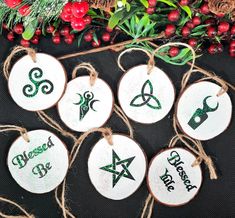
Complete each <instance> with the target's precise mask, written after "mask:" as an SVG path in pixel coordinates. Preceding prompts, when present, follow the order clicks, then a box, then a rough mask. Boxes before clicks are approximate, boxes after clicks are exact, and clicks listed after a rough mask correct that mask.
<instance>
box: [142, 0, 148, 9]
mask: <svg viewBox="0 0 235 218" xmlns="http://www.w3.org/2000/svg"><path fill="white" fill-rule="evenodd" d="M140 2H141V4H142V5H143V6H144V7H145V8H148V7H149V3H148V1H147V0H140Z"/></svg>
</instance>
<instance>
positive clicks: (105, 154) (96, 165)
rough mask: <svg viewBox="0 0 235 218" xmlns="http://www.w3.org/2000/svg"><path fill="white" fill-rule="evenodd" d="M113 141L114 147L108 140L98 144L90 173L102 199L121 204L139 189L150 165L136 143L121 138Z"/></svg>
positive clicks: (116, 136) (94, 150) (93, 150)
mask: <svg viewBox="0 0 235 218" xmlns="http://www.w3.org/2000/svg"><path fill="white" fill-rule="evenodd" d="M112 137H113V145H110V144H109V143H108V142H107V140H106V139H105V138H102V139H101V140H99V141H98V142H97V143H96V144H95V146H94V147H93V149H92V151H91V153H90V156H89V159H88V172H89V177H90V180H91V182H92V184H93V185H94V187H95V188H96V190H97V191H98V192H99V193H100V194H101V195H103V196H104V197H106V198H109V199H112V200H122V199H124V198H127V197H129V196H130V195H132V194H133V193H134V192H135V191H136V190H137V189H138V188H139V187H140V185H141V183H142V182H143V179H144V177H145V174H146V167H147V161H146V156H145V154H144V151H143V150H142V148H141V147H140V146H139V145H138V144H137V143H136V142H135V141H134V140H133V139H131V138H129V137H127V136H124V135H119V134H113V136H112Z"/></svg>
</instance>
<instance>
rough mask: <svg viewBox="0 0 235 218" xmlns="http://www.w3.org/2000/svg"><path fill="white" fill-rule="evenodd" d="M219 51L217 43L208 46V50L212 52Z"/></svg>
mask: <svg viewBox="0 0 235 218" xmlns="http://www.w3.org/2000/svg"><path fill="white" fill-rule="evenodd" d="M217 51H218V49H217V46H216V45H215V44H212V45H210V47H209V48H208V52H209V53H210V54H215V53H217Z"/></svg>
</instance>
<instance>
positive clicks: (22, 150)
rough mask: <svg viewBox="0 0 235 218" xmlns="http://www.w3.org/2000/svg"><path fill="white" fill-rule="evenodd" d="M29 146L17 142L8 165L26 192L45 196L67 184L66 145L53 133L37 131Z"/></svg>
mask: <svg viewBox="0 0 235 218" xmlns="http://www.w3.org/2000/svg"><path fill="white" fill-rule="evenodd" d="M27 134H28V138H29V140H30V141H29V142H26V141H25V139H23V137H22V136H20V137H19V138H17V139H16V140H15V141H14V142H13V144H12V146H11V148H10V150H9V153H8V157H7V164H8V168H9V170H10V173H11V175H12V177H13V178H14V179H15V181H16V182H17V183H18V184H19V185H20V186H21V187H22V188H24V189H25V190H27V191H29V192H32V193H36V194H43V193H47V192H50V191H52V190H53V189H55V188H56V187H57V186H59V184H60V183H61V182H62V181H63V180H64V178H65V176H66V174H67V170H68V165H69V158H68V151H67V149H66V147H65V144H64V143H63V142H62V141H61V140H60V139H59V138H58V137H57V136H56V135H55V134H53V133H51V132H49V131H46V130H42V129H39V130H33V131H30V132H28V133H27Z"/></svg>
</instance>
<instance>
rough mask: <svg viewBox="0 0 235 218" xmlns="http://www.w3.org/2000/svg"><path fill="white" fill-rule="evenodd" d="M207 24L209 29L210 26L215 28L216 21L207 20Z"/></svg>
mask: <svg viewBox="0 0 235 218" xmlns="http://www.w3.org/2000/svg"><path fill="white" fill-rule="evenodd" d="M205 24H207V25H208V26H207V29H208V28H209V27H210V26H213V25H214V24H215V19H207V20H206V21H205Z"/></svg>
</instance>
